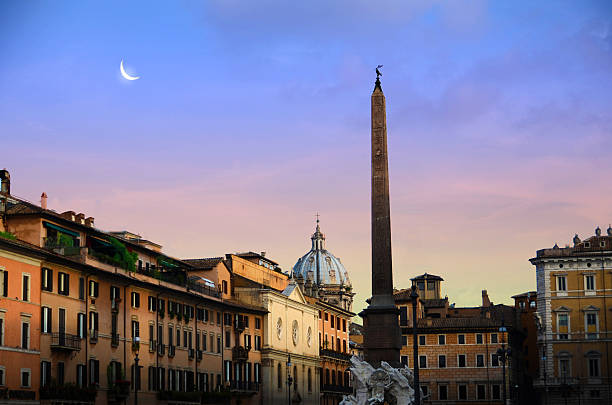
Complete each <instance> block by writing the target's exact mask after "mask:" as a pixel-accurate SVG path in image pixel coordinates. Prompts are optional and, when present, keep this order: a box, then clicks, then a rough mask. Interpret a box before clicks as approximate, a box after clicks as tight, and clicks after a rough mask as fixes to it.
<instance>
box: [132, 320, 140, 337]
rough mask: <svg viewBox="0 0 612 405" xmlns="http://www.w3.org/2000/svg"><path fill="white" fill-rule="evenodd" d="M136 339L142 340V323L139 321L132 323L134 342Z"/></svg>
mask: <svg viewBox="0 0 612 405" xmlns="http://www.w3.org/2000/svg"><path fill="white" fill-rule="evenodd" d="M135 338H140V323H139V322H138V321H132V341H134V340H135Z"/></svg>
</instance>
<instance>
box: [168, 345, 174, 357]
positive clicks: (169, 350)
mask: <svg viewBox="0 0 612 405" xmlns="http://www.w3.org/2000/svg"><path fill="white" fill-rule="evenodd" d="M175 352H176V346H168V357H174V354H175Z"/></svg>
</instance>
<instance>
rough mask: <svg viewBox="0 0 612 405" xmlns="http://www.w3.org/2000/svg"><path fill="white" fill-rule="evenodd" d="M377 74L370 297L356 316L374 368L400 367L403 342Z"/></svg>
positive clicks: (382, 98)
mask: <svg viewBox="0 0 612 405" xmlns="http://www.w3.org/2000/svg"><path fill="white" fill-rule="evenodd" d="M379 67H380V66H379ZM380 75H381V73H380V71H379V70H378V69H376V83H375V85H374V91H373V92H372V298H371V301H370V304H369V306H368V307H367V308H366V309H364V310H363V311H362V312H361V313H360V314H359V315H360V316H361V317H362V318H363V323H364V327H365V339H364V352H365V360H366V361H367V362H368V363H370V364H371V365H373V366H374V367H377V366H378V365H379V364H380V362H381V361H386V362H387V363H389V364H391V365H395V366H399V362H400V349H401V343H402V342H401V335H400V328H399V320H398V315H399V310H398V309H397V308H396V306H395V300H394V299H393V270H392V267H391V218H390V208H389V162H388V156H387V117H386V115H387V113H386V105H385V95H384V93H383V91H382V87H381V85H380Z"/></svg>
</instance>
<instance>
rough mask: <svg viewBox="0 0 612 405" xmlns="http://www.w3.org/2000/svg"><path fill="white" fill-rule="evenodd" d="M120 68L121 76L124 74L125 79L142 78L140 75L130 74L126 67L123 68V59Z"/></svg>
mask: <svg viewBox="0 0 612 405" xmlns="http://www.w3.org/2000/svg"><path fill="white" fill-rule="evenodd" d="M119 69H120V70H121V76H123V78H124V79H125V80H138V79H140V76H130V75H129V74H128V73H127V72H126V71H125V69H124V68H123V59H121V65H120V66H119Z"/></svg>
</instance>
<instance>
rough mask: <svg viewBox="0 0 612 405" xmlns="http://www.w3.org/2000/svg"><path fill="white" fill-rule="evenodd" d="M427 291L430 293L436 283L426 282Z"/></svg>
mask: <svg viewBox="0 0 612 405" xmlns="http://www.w3.org/2000/svg"><path fill="white" fill-rule="evenodd" d="M427 289H428V290H430V291H433V290H435V289H436V283H435V282H434V281H428V282H427Z"/></svg>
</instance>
